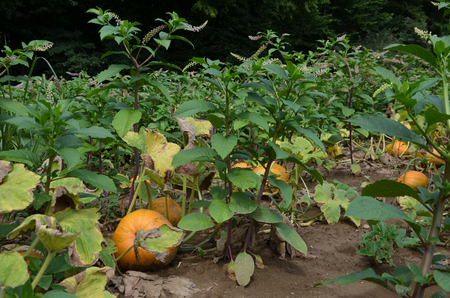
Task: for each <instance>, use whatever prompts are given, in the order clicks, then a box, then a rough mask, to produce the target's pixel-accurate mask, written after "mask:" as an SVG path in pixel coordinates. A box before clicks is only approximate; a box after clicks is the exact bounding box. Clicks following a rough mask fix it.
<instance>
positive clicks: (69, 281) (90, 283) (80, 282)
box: [61, 267, 116, 298]
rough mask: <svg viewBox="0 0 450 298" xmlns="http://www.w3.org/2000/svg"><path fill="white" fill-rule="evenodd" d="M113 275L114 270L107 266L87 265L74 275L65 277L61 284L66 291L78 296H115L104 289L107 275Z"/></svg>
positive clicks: (85, 297) (103, 297) (81, 297)
mask: <svg viewBox="0 0 450 298" xmlns="http://www.w3.org/2000/svg"><path fill="white" fill-rule="evenodd" d="M113 275H114V270H113V269H111V268H109V267H103V268H98V267H89V268H87V269H86V270H85V271H83V272H80V273H78V274H77V275H75V276H72V277H69V278H66V279H65V280H63V281H62V282H61V285H62V286H64V288H66V291H67V292H69V293H70V294H73V295H75V296H76V297H78V298H90V297H102V298H113V297H116V296H114V295H112V294H111V293H109V292H108V291H106V290H105V286H106V282H107V281H108V276H109V277H111V276H113Z"/></svg>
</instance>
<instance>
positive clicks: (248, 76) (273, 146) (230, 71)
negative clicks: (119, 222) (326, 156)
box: [172, 57, 324, 286]
mask: <svg viewBox="0 0 450 298" xmlns="http://www.w3.org/2000/svg"><path fill="white" fill-rule="evenodd" d="M192 61H193V62H195V63H197V64H199V65H201V66H202V68H203V69H202V72H201V74H199V75H198V76H197V78H198V79H199V80H203V81H205V82H207V83H209V86H210V88H214V89H215V90H217V91H218V95H217V96H213V97H212V98H211V100H210V101H204V100H190V101H186V102H184V103H182V104H181V105H180V106H179V107H178V109H177V110H176V111H175V114H174V117H177V118H182V117H190V116H193V115H194V114H196V113H204V112H207V114H208V120H209V121H210V122H211V123H212V125H213V126H214V128H215V130H216V133H215V134H213V135H212V136H211V146H210V147H204V146H202V147H195V148H192V149H188V150H182V151H180V153H178V154H176V155H175V156H174V158H173V162H172V165H173V166H174V167H176V168H178V167H180V166H183V165H186V164H189V163H192V162H195V161H209V162H211V163H212V164H213V165H214V167H215V168H216V170H217V172H218V176H219V178H220V180H221V183H220V185H219V186H216V187H213V188H212V190H211V194H212V197H213V200H212V202H211V203H210V204H209V214H210V216H209V215H207V214H205V213H191V214H188V215H186V216H185V217H183V218H182V219H181V221H180V222H179V224H178V226H179V227H180V228H182V229H185V230H190V231H199V230H204V229H208V228H212V227H214V226H216V228H215V230H214V232H213V234H215V233H217V232H218V231H219V229H220V228H221V226H222V224H223V223H225V222H227V232H226V233H224V234H225V235H226V236H225V237H226V241H225V244H224V245H222V246H221V247H220V248H219V247H217V250H218V251H219V252H220V253H222V255H223V257H224V259H225V260H228V261H231V263H230V265H229V266H228V267H229V270H230V271H234V272H235V274H236V279H237V282H238V283H239V284H240V285H242V286H245V285H246V284H248V283H249V282H250V277H251V275H252V274H253V270H254V266H255V261H256V262H259V261H260V257H259V256H255V255H254V254H253V253H252V252H251V239H252V237H253V235H254V233H255V230H256V228H257V225H256V222H260V223H269V224H271V225H272V226H273V229H276V231H277V233H278V234H279V235H280V236H281V237H282V238H283V239H285V241H286V242H288V243H289V244H290V245H292V246H293V247H294V248H296V249H297V250H299V251H301V252H303V253H305V254H306V253H307V247H306V244H305V243H304V241H303V240H302V239H301V238H300V236H299V235H298V233H297V232H296V231H295V229H293V226H292V225H288V224H287V223H286V220H287V219H286V218H285V217H283V216H282V215H281V214H280V213H278V212H277V211H276V210H272V209H269V208H267V207H264V206H262V205H261V204H260V203H261V200H262V196H263V193H264V191H265V189H266V188H267V187H268V184H267V183H269V184H270V187H271V188H278V189H280V193H281V196H282V198H283V200H282V202H281V203H280V206H281V207H282V208H287V207H289V206H290V205H291V203H292V201H293V199H294V194H293V191H292V188H291V187H290V186H289V185H288V183H286V182H284V181H282V180H279V179H277V178H276V177H275V176H273V175H271V174H270V173H271V172H270V169H271V166H272V164H273V163H274V162H275V161H283V162H286V161H292V162H294V163H295V164H297V165H299V166H301V167H302V169H304V170H306V171H308V172H309V173H310V174H312V175H313V176H314V177H315V178H316V179H317V181H319V182H320V183H322V182H323V180H322V176H321V175H320V173H319V172H318V171H317V170H314V169H312V168H311V167H309V166H307V165H305V164H303V163H302V162H301V161H300V160H299V159H298V158H297V157H295V156H293V155H291V154H290V153H288V152H287V151H285V150H283V149H282V148H281V147H280V145H279V144H277V141H278V140H280V139H283V138H288V137H290V136H291V133H292V132H293V133H295V134H299V135H303V136H305V137H307V138H308V139H310V140H311V141H312V142H313V143H314V144H315V145H316V146H317V147H320V148H322V149H323V150H324V147H323V144H322V142H321V141H320V140H319V138H318V136H317V134H316V133H315V132H314V131H313V130H310V129H308V128H305V127H303V126H301V125H300V123H302V121H303V116H302V115H301V111H302V105H303V102H302V100H301V98H302V96H304V91H305V89H307V88H312V87H311V86H310V85H309V84H310V83H312V84H314V83H315V82H314V76H313V75H308V74H305V73H304V71H303V70H302V67H301V66H298V65H295V64H294V63H292V62H291V61H286V64H283V65H280V64H278V63H279V62H280V61H279V60H274V59H270V58H269V57H266V58H262V59H257V58H256V57H255V58H253V59H248V60H246V61H245V62H243V63H242V64H241V65H239V66H237V67H222V66H221V64H220V61H217V60H216V61H212V60H209V59H203V58H193V59H192ZM242 159H243V160H251V161H252V162H254V163H258V164H261V165H263V166H264V168H265V171H264V174H263V175H262V178H261V177H259V175H258V174H256V173H254V172H252V171H251V170H249V169H245V168H239V167H233V164H234V163H235V162H236V161H238V160H242ZM242 215H246V216H248V217H249V219H250V223H249V224H248V227H246V232H245V233H244V234H243V235H242V236H243V237H244V235H245V234H246V236H245V243H244V244H243V249H242V250H241V251H240V252H239V253H238V255H237V256H236V257H233V255H232V248H231V244H232V243H231V240H232V237H231V236H232V232H233V218H235V217H238V216H242ZM214 221H215V222H216V223H217V225H216V224H215V223H214ZM252 255H254V256H255V261H254V260H253V258H252Z"/></svg>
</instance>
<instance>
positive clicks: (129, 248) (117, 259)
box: [114, 243, 137, 262]
mask: <svg viewBox="0 0 450 298" xmlns="http://www.w3.org/2000/svg"><path fill="white" fill-rule="evenodd" d="M136 245H137V243H135V244H133V245H131V246H130V247H128V248H127V250H126V251H124V252H123V253H122V254H121V255H120V256H118V257H117V258H116V259H115V260H114V262H119V261H120V259H121V258H122V257H123V256H124V255H126V254H127V253H128V252H129V251H130V250H131V249H132V248H134V247H136Z"/></svg>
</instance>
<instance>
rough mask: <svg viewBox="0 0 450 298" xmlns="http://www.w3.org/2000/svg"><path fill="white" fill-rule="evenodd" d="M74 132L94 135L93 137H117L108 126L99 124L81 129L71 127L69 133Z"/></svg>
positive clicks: (89, 135)
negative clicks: (104, 126)
mask: <svg viewBox="0 0 450 298" xmlns="http://www.w3.org/2000/svg"><path fill="white" fill-rule="evenodd" d="M69 132H70V133H73V134H80V135H85V136H88V137H92V138H101V139H104V138H112V139H115V137H114V136H113V135H112V134H111V132H110V131H109V130H107V129H106V128H103V127H99V126H91V127H85V128H80V129H78V130H77V129H70V130H67V133H69Z"/></svg>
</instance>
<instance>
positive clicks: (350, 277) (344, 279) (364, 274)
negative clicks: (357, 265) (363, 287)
mask: <svg viewBox="0 0 450 298" xmlns="http://www.w3.org/2000/svg"><path fill="white" fill-rule="evenodd" d="M359 280H368V281H371V282H373V283H377V284H379V285H382V286H384V287H388V283H387V280H386V278H384V277H381V276H379V275H377V274H376V273H375V271H374V270H373V269H372V268H368V269H366V270H363V271H359V272H358V271H355V272H352V273H350V274H347V275H344V276H339V277H337V278H333V279H329V280H326V281H323V282H319V283H316V284H315V285H314V288H315V287H317V286H320V285H327V284H329V283H332V282H336V283H338V284H340V285H350V284H353V283H355V282H357V281H359Z"/></svg>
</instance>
